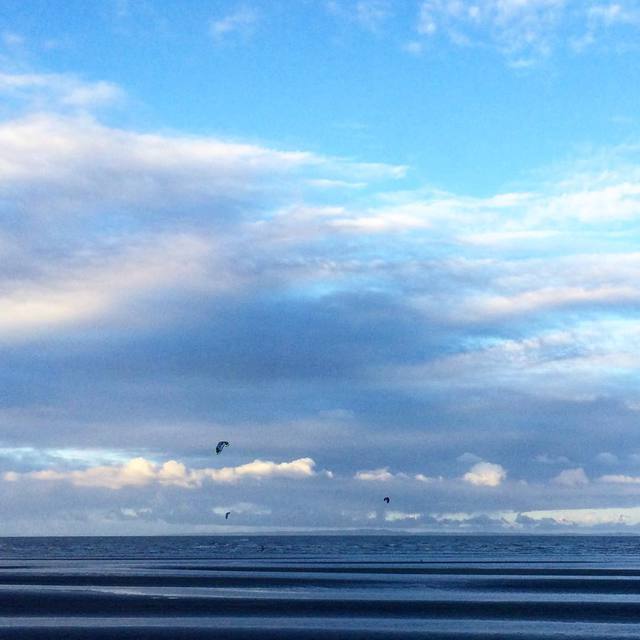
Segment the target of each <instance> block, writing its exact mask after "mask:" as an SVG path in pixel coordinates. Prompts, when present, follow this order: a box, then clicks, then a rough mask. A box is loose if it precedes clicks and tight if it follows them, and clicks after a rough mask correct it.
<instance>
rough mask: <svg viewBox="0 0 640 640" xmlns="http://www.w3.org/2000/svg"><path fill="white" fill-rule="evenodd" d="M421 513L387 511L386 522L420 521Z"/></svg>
mask: <svg viewBox="0 0 640 640" xmlns="http://www.w3.org/2000/svg"><path fill="white" fill-rule="evenodd" d="M421 517H422V514H421V513H406V512H405V511H387V512H386V513H385V514H384V519H385V521H386V522H402V521H404V520H419V519H420V518H421Z"/></svg>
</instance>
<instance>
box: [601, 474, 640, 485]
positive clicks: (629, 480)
mask: <svg viewBox="0 0 640 640" xmlns="http://www.w3.org/2000/svg"><path fill="white" fill-rule="evenodd" d="M598 480H599V482H604V483H607V484H640V477H639V476H625V475H622V474H613V475H604V476H600V478H598Z"/></svg>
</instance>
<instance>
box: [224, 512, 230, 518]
mask: <svg viewBox="0 0 640 640" xmlns="http://www.w3.org/2000/svg"><path fill="white" fill-rule="evenodd" d="M230 515H231V511H227V513H225V514H224V519H225V520H228V519H229V516H230Z"/></svg>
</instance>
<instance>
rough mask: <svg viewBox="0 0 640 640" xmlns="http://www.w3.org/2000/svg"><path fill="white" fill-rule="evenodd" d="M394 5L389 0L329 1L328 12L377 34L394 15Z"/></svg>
mask: <svg viewBox="0 0 640 640" xmlns="http://www.w3.org/2000/svg"><path fill="white" fill-rule="evenodd" d="M392 6H393V3H392V2H390V1H389V0H348V1H347V2H345V1H344V0H328V1H327V2H325V8H326V10H327V11H328V12H329V13H330V14H331V15H333V16H336V17H338V18H340V19H341V20H345V21H348V22H352V23H355V24H356V25H358V26H359V27H361V28H363V29H366V30H367V31H371V32H373V33H377V32H379V31H380V30H381V28H382V27H383V25H384V24H385V23H386V22H387V20H388V19H389V18H390V17H391V15H392V13H393V12H392Z"/></svg>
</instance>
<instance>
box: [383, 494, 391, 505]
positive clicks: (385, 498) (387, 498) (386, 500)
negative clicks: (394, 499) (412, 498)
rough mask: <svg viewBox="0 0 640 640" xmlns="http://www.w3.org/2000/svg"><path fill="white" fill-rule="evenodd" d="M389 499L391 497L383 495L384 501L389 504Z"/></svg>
mask: <svg viewBox="0 0 640 640" xmlns="http://www.w3.org/2000/svg"><path fill="white" fill-rule="evenodd" d="M390 499H391V498H389V496H385V497H384V501H385V502H386V503H387V504H389V500H390Z"/></svg>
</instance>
